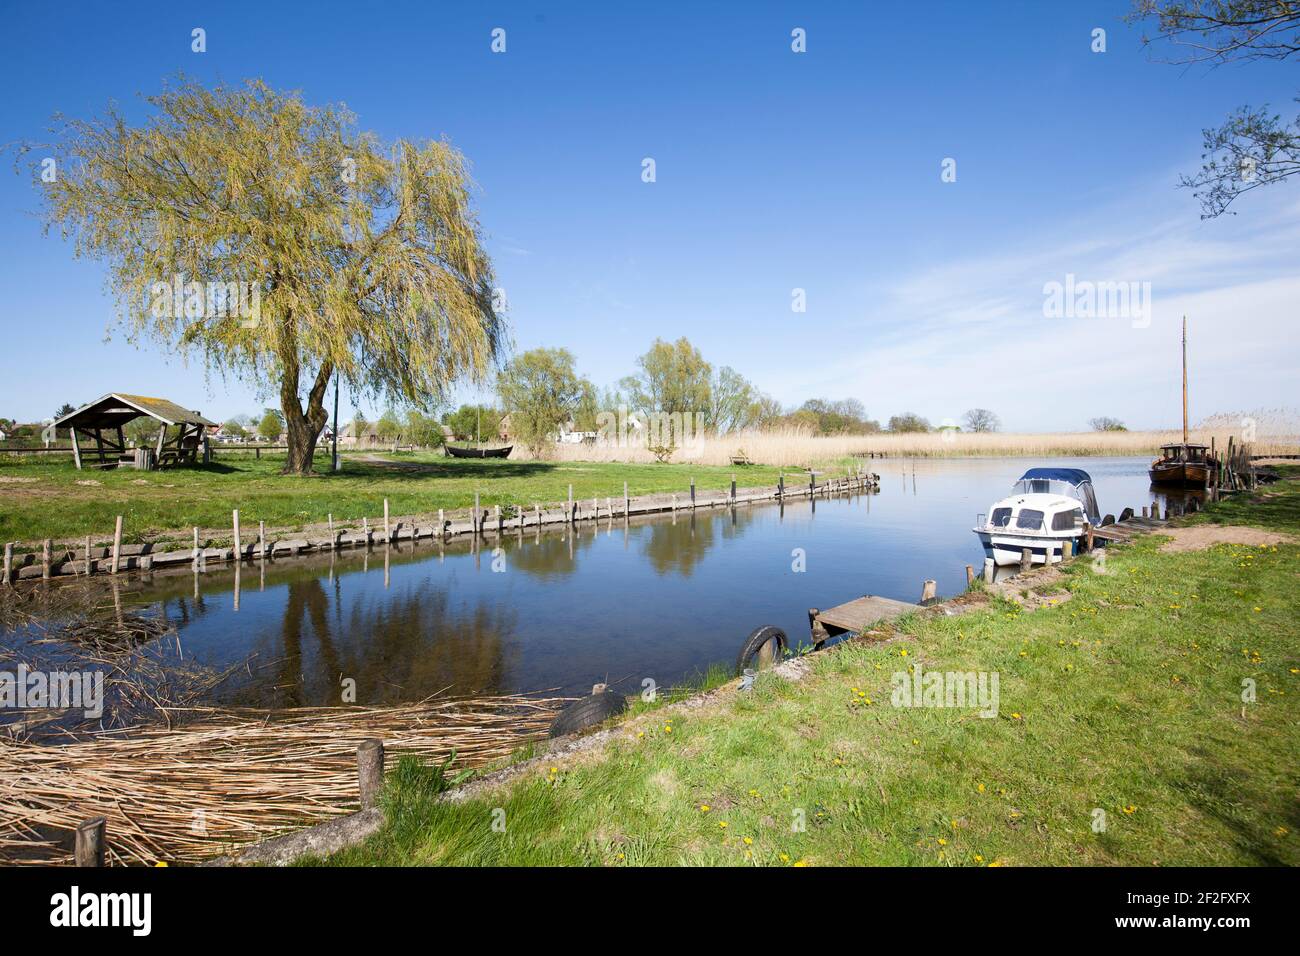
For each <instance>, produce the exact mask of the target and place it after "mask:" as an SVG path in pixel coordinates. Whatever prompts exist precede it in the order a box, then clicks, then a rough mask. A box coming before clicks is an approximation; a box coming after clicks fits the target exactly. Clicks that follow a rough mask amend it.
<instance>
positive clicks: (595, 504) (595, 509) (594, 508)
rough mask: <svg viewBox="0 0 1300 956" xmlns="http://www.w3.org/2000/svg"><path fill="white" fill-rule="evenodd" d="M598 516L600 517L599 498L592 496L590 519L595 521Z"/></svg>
mask: <svg viewBox="0 0 1300 956" xmlns="http://www.w3.org/2000/svg"><path fill="white" fill-rule="evenodd" d="M599 518H600V499H599V498H592V499H591V519H592V520H593V521H596V520H598V519H599Z"/></svg>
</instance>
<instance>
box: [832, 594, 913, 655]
mask: <svg viewBox="0 0 1300 956" xmlns="http://www.w3.org/2000/svg"><path fill="white" fill-rule="evenodd" d="M920 606H921V605H919V604H908V603H907V602H906V601H895V600H894V599H893V598H887V597H877V596H876V595H874V594H865V595H863V596H862V597H860V598H857V599H856V600H853V601H849V602H848V603H847V604H840V605H837V606H835V607H833V608H830V609H829V610H826V611H821V610H818V609H817V608H815V607H814V608H809V609H808V624H809V627H810V628H811V629H812V642H813V647H814V649H816V648H820V647H821V646H822V645H823V644H825V643H826V642H827V641H828V640H830V639H831V638H832V637H838V636H839V635H841V634H860V633H862V632H863V631H865V630H868V629H870V628H871V627H872V626H873V625H875V624H879V623H880V622H881V621H889V620H892V619H893V618H896V617H899V616H900V615H903V614H906V613H907V612H908V611H915V610H916V609H917V608H919V607H920Z"/></svg>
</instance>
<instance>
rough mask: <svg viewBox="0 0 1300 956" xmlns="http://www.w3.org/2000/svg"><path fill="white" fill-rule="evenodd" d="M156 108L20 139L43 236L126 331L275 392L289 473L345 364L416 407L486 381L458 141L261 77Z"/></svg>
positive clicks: (159, 99) (364, 384)
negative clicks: (39, 143)
mask: <svg viewBox="0 0 1300 956" xmlns="http://www.w3.org/2000/svg"><path fill="white" fill-rule="evenodd" d="M146 102H147V103H148V104H149V106H150V107H152V110H151V113H150V116H149V118H148V119H146V120H145V121H143V122H142V123H140V124H138V125H132V124H131V123H129V122H128V121H127V119H126V118H125V117H124V116H123V114H122V113H120V112H119V111H118V110H117V109H116V108H110V109H109V111H108V112H107V113H106V114H105V115H104V116H103V117H100V118H97V119H94V120H89V121H81V120H72V119H66V118H62V117H56V121H55V127H54V130H53V133H54V141H53V143H52V144H50V145H49V146H47V147H43V148H41V149H37V150H36V152H35V153H32V152H31V151H32V150H33V148H34V147H33V146H32V145H30V144H29V145H28V146H26V147H25V151H26V152H27V153H28V155H32V156H33V157H34V158H35V159H36V160H37V161H36V162H35V163H33V173H34V177H35V180H36V184H37V185H38V187H39V188H40V189H42V190H43V192H44V196H45V205H44V212H45V218H46V230H47V232H48V231H49V230H50V229H51V228H55V227H57V228H58V229H59V230H60V231H61V232H62V234H63V235H64V236H65V237H69V238H71V239H72V240H73V241H74V242H75V248H76V253H77V255H78V256H86V257H91V258H95V259H98V260H102V261H104V262H105V263H106V265H107V268H108V272H109V275H108V281H109V286H110V288H111V289H112V290H113V292H114V293H115V296H116V299H117V302H118V312H119V315H118V318H119V321H120V322H121V323H122V324H123V325H124V327H125V328H126V330H127V334H128V337H131V338H133V339H134V338H135V337H137V336H140V335H148V336H152V337H153V338H155V339H157V340H159V341H161V342H162V343H165V345H166V346H167V347H169V348H173V349H175V350H176V351H178V352H182V353H197V354H198V355H199V356H201V358H202V360H203V361H204V362H205V363H206V364H207V365H208V367H209V368H213V369H218V370H221V371H222V372H225V371H227V370H230V371H233V372H234V373H236V374H238V375H242V376H244V377H245V378H247V379H248V380H249V381H251V382H253V383H256V384H257V385H259V386H262V385H265V384H267V383H268V382H270V383H272V384H273V385H274V386H276V387H278V391H279V399H280V407H281V411H282V412H283V414H284V423H285V429H286V431H287V434H288V444H289V453H288V460H287V462H286V464H285V469H284V470H285V472H286V473H289V474H309V473H310V472H311V468H312V456H313V454H314V451H315V446H316V442H317V439H318V438H319V436H320V434H321V431H322V429H323V428H324V426H325V424H326V422H327V421H328V413H327V411H326V407H325V398H326V391H327V387H328V385H329V381H330V378H331V377H332V376H333V375H334V374H335V373H337V374H338V375H339V377H340V378H341V379H342V380H343V381H344V382H346V383H347V384H348V386H349V388H350V389H352V390H354V391H355V392H357V393H359V394H364V395H369V396H373V397H375V398H378V399H383V400H387V401H391V402H394V403H397V404H403V405H411V406H415V407H419V408H428V407H429V406H430V405H431V404H433V403H436V402H438V401H440V400H441V399H442V398H444V397H445V395H446V393H447V391H448V389H449V388H450V386H451V385H452V383H454V382H455V381H457V380H460V379H468V380H471V381H486V380H487V378H488V376H489V374H490V373H491V371H492V370H493V369H494V367H495V364H496V359H497V356H498V353H499V350H500V347H501V344H502V341H503V336H504V329H503V321H502V319H501V317H500V316H499V315H498V313H497V311H496V309H495V308H494V304H493V274H492V265H491V262H490V261H489V259H488V256H487V254H486V252H485V251H484V249H483V244H482V240H481V236H480V232H479V227H478V222H477V219H476V216H475V214H474V211H473V209H472V207H471V201H470V187H471V183H470V179H469V175H468V170H467V167H466V161H465V158H464V157H463V156H462V155H461V154H460V153H459V152H458V151H457V150H455V149H454V148H452V147H451V146H450V145H448V144H447V143H445V142H428V141H426V142H419V143H416V142H409V141H406V140H400V141H398V142H396V143H393V144H391V145H390V146H384V145H382V144H381V143H380V142H379V141H378V140H377V139H376V137H375V136H373V135H372V134H369V133H364V132H358V131H357V129H356V119H355V117H354V116H353V115H352V114H351V113H349V112H348V111H347V110H346V109H344V108H342V107H335V106H324V107H311V106H307V105H305V104H304V103H303V102H302V99H301V98H300V96H298V95H297V94H285V93H280V92H277V91H274V90H272V89H269V88H268V87H267V86H266V85H265V84H263V83H262V82H260V81H249V82H248V83H246V84H245V85H244V86H242V87H225V86H218V87H216V88H214V89H211V90H209V89H205V88H203V87H201V86H199V85H196V84H194V83H192V82H189V81H185V80H181V81H180V82H179V83H178V84H176V85H173V86H169V87H167V88H165V89H164V91H163V92H162V93H161V94H160V95H157V96H153V97H149V98H147V100H146ZM51 152H52V155H50V154H51ZM46 156H48V157H49V158H45V157H46ZM51 160H52V162H51Z"/></svg>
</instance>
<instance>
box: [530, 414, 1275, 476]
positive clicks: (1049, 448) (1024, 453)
mask: <svg viewBox="0 0 1300 956" xmlns="http://www.w3.org/2000/svg"><path fill="white" fill-rule="evenodd" d="M1246 417H1248V416H1228V415H1225V416H1218V417H1217V418H1216V419H1214V420H1209V421H1207V422H1206V423H1205V424H1204V425H1203V426H1202V427H1198V428H1195V429H1193V430H1192V431H1191V433H1190V435H1189V438H1190V440H1191V441H1194V442H1202V443H1204V444H1206V445H1208V444H1210V443H1211V440H1212V439H1213V442H1214V444H1215V446H1216V447H1217V448H1220V449H1225V448H1227V445H1228V439H1229V438H1232V440H1233V442H1234V444H1236V445H1240V444H1241V443H1242V442H1243V440H1245V441H1247V443H1248V444H1249V445H1250V446H1251V449H1252V452H1253V453H1254V454H1288V453H1289V454H1295V453H1297V451H1300V427H1297V426H1296V425H1295V423H1294V422H1291V423H1283V424H1285V425H1286V426H1287V427H1266V425H1272V426H1276V425H1277V424H1278V422H1275V421H1270V422H1263V421H1259V420H1255V424H1254V426H1253V432H1254V434H1253V436H1252V435H1251V431H1252V429H1251V428H1249V427H1245V426H1243V424H1242V420H1243V418H1246ZM1252 437H1253V440H1250V439H1251V438H1252ZM1182 438H1183V433H1182V429H1177V430H1165V431H1122V432H1052V433H1042V434H1011V433H1004V432H919V433H913V434H888V433H882V434H875V435H814V434H812V433H811V432H809V431H806V430H804V429H800V428H793V427H783V428H775V429H751V430H747V431H741V432H733V433H729V434H726V435H705V436H702V437H700V438H698V439H696V440H694V441H692V442H691V443H690V444H689V445H687V446H685V447H682V448H678V449H677V450H676V451H675V452H674V453H673V455H672V457H671V459H670V460H671V461H674V462H683V463H684V462H697V463H699V464H701V465H727V464H730V463H731V460H732V458H733V457H736V456H740V455H742V454H743V455H744V456H745V457H746V458H748V459H749V460H750V461H752V462H754V463H755V464H762V465H774V466H779V467H793V466H800V465H810V464H817V463H824V462H831V461H835V460H838V459H843V458H847V457H849V456H854V455H866V454H868V453H875V454H877V455H884V456H886V457H912V458H966V457H990V458H992V457H1014V458H1050V457H1084V456H1103V455H1115V456H1121V455H1150V456H1155V455H1156V454H1157V453H1158V452H1159V450H1160V446H1161V445H1163V444H1168V443H1170V442H1178V441H1182ZM511 457H519V458H526V457H528V453H527V450H526V449H524V448H523V447H522V446H516V448H515V451H514V453H513V454H512V456H511ZM545 457H546V458H547V459H549V460H559V461H621V462H653V461H654V460H655V455H654V454H653V453H652V452H651V451H650V450H649V449H647V448H646V447H644V445H643V444H638V443H635V442H630V443H628V444H626V445H618V444H615V443H612V442H611V443H601V442H597V443H595V444H582V445H554V446H552V447H551V448H549V449H547V452H546V455H545Z"/></svg>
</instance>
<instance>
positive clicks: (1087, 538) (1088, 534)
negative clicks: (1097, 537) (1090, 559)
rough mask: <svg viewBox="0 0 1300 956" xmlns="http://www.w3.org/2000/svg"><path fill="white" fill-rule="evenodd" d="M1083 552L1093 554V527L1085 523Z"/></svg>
mask: <svg viewBox="0 0 1300 956" xmlns="http://www.w3.org/2000/svg"><path fill="white" fill-rule="evenodd" d="M1083 550H1085V551H1087V552H1088V553H1089V554H1091V553H1092V525H1090V524H1088V522H1086V521H1085V522H1084V523H1083Z"/></svg>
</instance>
